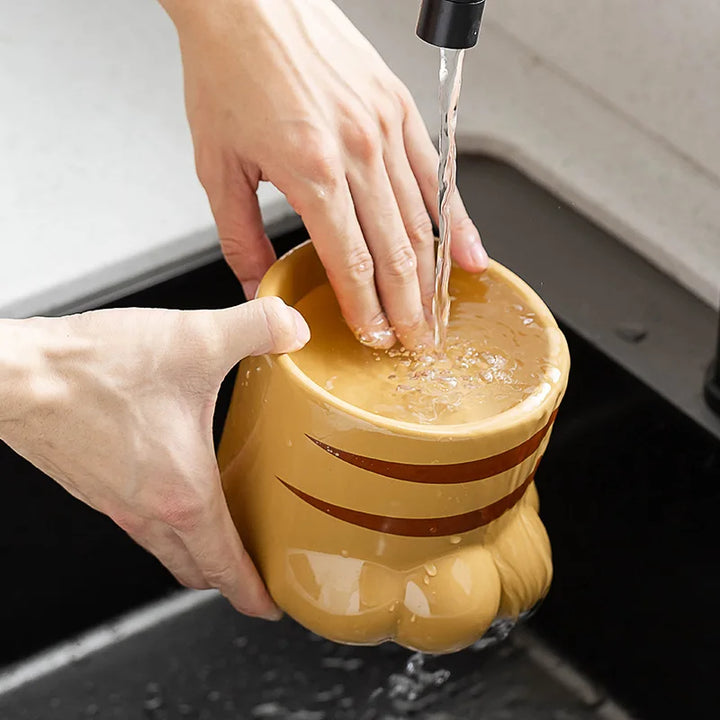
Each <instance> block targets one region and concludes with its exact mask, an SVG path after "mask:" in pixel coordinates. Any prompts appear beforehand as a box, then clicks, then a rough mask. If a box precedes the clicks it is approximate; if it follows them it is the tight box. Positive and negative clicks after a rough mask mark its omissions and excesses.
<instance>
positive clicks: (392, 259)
mask: <svg viewBox="0 0 720 720" xmlns="http://www.w3.org/2000/svg"><path fill="white" fill-rule="evenodd" d="M383 269H384V272H385V274H386V275H387V276H388V277H390V278H391V279H393V280H398V281H402V282H407V281H408V280H410V279H411V278H415V277H416V272H417V257H416V255H415V252H414V250H413V249H412V247H411V245H410V244H409V243H408V244H403V245H399V246H397V247H395V248H393V250H392V252H391V253H390V254H389V255H388V257H387V260H386V261H385V263H384V264H383Z"/></svg>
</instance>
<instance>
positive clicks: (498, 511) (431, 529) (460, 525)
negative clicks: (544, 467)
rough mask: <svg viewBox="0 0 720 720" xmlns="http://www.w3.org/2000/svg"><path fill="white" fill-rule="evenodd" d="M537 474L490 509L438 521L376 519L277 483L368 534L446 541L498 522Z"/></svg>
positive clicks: (401, 518) (437, 518) (285, 484)
mask: <svg viewBox="0 0 720 720" xmlns="http://www.w3.org/2000/svg"><path fill="white" fill-rule="evenodd" d="M536 470H537V465H535V470H533V471H532V472H531V473H530V475H528V477H527V478H526V479H525V481H524V482H523V483H522V485H520V486H519V487H517V488H515V490H513V491H512V492H511V493H510V494H509V495H506V496H505V497H502V498H500V499H499V500H496V501H495V502H493V503H491V504H490V505H486V506H485V507H482V508H478V509H477V510H471V511H470V512H466V513H462V514H460V515H449V516H442V517H435V518H403V517H386V516H385V515H374V514H373V513H368V512H363V511H362V510H353V509H352V508H346V507H342V506H340V505H334V504H333V503H329V502H327V501H326V500H321V499H319V498H316V497H313V496H312V495H309V494H308V493H306V492H303V491H302V490H300V489H299V488H296V487H293V486H292V485H290V484H289V483H286V482H285V481H284V480H283V479H282V478H277V479H278V480H279V481H280V482H281V483H282V484H283V485H284V486H285V487H286V488H287V489H288V490H290V491H291V492H293V493H294V494H295V495H297V497H299V498H300V499H301V500H303V501H304V502H306V503H308V504H309V505H312V507H314V508H316V509H317V510H321V511H322V512H324V513H326V514H327V515H330V516H331V517H334V518H335V519H337V520H342V521H343V522H347V523H350V524H351V525H356V526H358V527H361V528H365V529H366V530H375V531H377V532H382V533H387V534H389V535H403V536H405V537H444V536H447V535H460V534H462V533H466V532H469V531H471V530H476V529H477V528H479V527H482V526H483V525H487V524H489V523H491V522H493V520H497V519H498V518H499V517H500V516H501V515H503V514H504V513H506V512H507V511H508V510H510V508H512V507H513V506H514V505H516V504H517V503H518V502H519V501H520V498H522V496H523V495H524V494H525V491H526V490H527V489H528V486H529V485H530V483H531V482H532V481H533V480H534V478H535V471H536Z"/></svg>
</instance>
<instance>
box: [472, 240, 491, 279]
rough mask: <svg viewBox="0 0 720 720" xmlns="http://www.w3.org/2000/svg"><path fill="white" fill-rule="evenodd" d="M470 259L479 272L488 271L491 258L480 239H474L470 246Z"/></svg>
mask: <svg viewBox="0 0 720 720" xmlns="http://www.w3.org/2000/svg"><path fill="white" fill-rule="evenodd" d="M470 257H471V258H472V261H473V265H474V266H475V267H476V268H477V270H478V271H480V270H486V269H487V266H488V263H489V258H488V254H487V252H485V248H484V247H483V244H482V242H481V240H480V238H479V237H477V238H476V239H474V240H473V241H472V243H471V245H470Z"/></svg>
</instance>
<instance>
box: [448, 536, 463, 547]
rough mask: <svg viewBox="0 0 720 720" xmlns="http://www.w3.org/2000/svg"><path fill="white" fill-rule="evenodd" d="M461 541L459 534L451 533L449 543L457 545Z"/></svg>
mask: <svg viewBox="0 0 720 720" xmlns="http://www.w3.org/2000/svg"><path fill="white" fill-rule="evenodd" d="M461 542H462V538H461V537H460V535H452V536H451V537H450V544H451V545H459V544H460V543H461Z"/></svg>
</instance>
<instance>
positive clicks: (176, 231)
mask: <svg viewBox="0 0 720 720" xmlns="http://www.w3.org/2000/svg"><path fill="white" fill-rule="evenodd" d="M648 3H650V0H638V2H636V3H632V4H629V3H622V2H620V0H605V2H602V3H601V2H600V1H599V0H588V2H587V3H584V4H582V6H583V7H582V8H581V7H575V6H573V5H572V3H571V2H570V0H549V2H546V3H545V4H544V7H545V8H546V9H548V10H554V11H555V14H554V15H553V14H552V13H551V12H547V13H546V14H544V15H540V14H538V13H536V12H535V11H534V10H527V8H526V6H527V3H526V2H525V0H502V1H498V0H495V1H494V2H491V3H489V8H488V10H487V11H486V18H485V20H484V23H483V31H482V34H481V38H480V43H479V45H478V47H477V48H476V49H474V50H473V51H471V52H470V53H469V54H468V58H467V61H466V70H465V82H464V88H463V94H462V97H461V105H460V123H459V137H460V150H461V152H462V151H463V150H465V151H475V150H477V151H483V152H489V153H491V154H493V155H496V156H500V157H503V158H505V159H507V160H509V161H510V162H511V163H513V164H515V165H517V166H518V167H520V168H521V169H522V170H524V171H525V172H527V173H528V174H530V175H531V176H533V177H535V178H536V179H538V180H540V181H541V182H542V184H544V185H546V186H548V187H549V188H551V189H553V190H555V191H556V192H557V193H558V194H560V195H562V196H563V197H564V198H566V199H568V200H570V201H571V202H573V203H575V204H577V206H578V207H579V208H580V209H581V210H582V211H583V212H585V213H586V214H588V215H590V216H591V217H592V218H593V219H595V220H596V221H597V222H598V223H599V224H602V225H604V226H605V227H607V228H609V229H610V230H611V231H613V232H614V233H615V234H617V235H618V236H619V237H622V238H623V239H624V240H625V241H626V242H628V243H629V244H631V245H632V246H634V247H635V248H636V249H637V250H638V251H640V252H642V253H643V254H645V255H646V256H647V257H649V258H650V259H652V260H653V262H655V263H656V264H658V265H659V266H660V267H662V268H663V269H665V270H666V271H667V272H669V273H671V274H673V275H674V276H675V277H677V278H678V279H679V280H680V281H681V282H683V283H685V284H686V285H687V286H688V287H690V288H691V289H693V290H694V292H696V293H697V294H698V295H699V296H701V297H702V298H704V299H705V300H706V301H708V302H710V303H715V304H716V303H717V301H718V288H719V283H720V133H718V132H717V127H718V122H717V117H718V113H717V112H714V111H720V97H718V95H719V94H720V90H719V89H720V46H718V43H717V42H716V41H715V40H713V38H715V39H716V38H717V37H718V34H717V33H718V32H720V12H718V10H717V9H716V7H715V6H714V5H713V6H712V7H711V5H712V4H711V3H705V5H706V6H707V13H706V14H705V15H702V14H701V12H702V6H703V1H702V0H688V2H686V3H683V4H677V3H672V6H673V7H682V8H684V11H683V18H684V22H685V25H681V26H680V27H679V28H678V27H674V28H673V30H674V34H673V35H672V38H671V39H670V40H668V39H667V38H664V37H661V36H660V37H657V38H656V40H655V41H654V40H653V38H654V37H655V36H654V35H652V34H651V35H650V36H648V35H642V36H641V37H640V38H639V39H638V37H637V36H633V35H632V33H631V32H629V31H628V30H627V28H626V27H625V25H622V21H623V19H625V21H626V22H630V21H631V19H630V17H629V16H628V17H626V18H624V16H623V15H622V13H623V12H625V14H626V15H628V12H629V11H628V10H627V9H626V6H629V5H633V7H634V8H635V11H632V12H630V15H631V16H632V18H634V20H633V21H634V22H637V23H644V22H645V20H646V19H647V18H645V19H643V17H642V16H641V15H639V14H638V13H637V12H636V10H637V6H639V5H647V4H648ZM338 4H339V5H340V6H341V7H343V8H344V9H345V10H346V12H348V14H349V15H350V17H351V18H352V19H353V20H354V21H355V22H356V23H357V25H358V26H359V27H360V28H361V29H362V30H363V31H364V32H365V33H366V34H367V35H368V36H369V37H370V39H371V40H372V41H373V42H374V43H375V44H376V46H377V47H378V49H379V50H380V51H381V53H382V54H383V55H384V56H385V58H386V60H387V61H388V63H389V64H390V66H391V67H392V68H393V69H394V70H395V71H396V72H397V73H398V74H399V75H400V77H402V78H403V80H404V81H405V82H406V83H407V84H408V85H409V87H410V89H411V90H412V91H413V94H414V95H415V97H416V99H417V102H418V105H419V106H420V108H421V110H422V112H423V115H424V116H425V118H426V120H427V121H428V124H429V126H430V127H431V130H432V131H435V130H436V128H437V105H436V102H437V101H436V97H437V85H436V80H435V78H436V74H437V59H438V58H437V53H436V51H435V50H434V49H432V48H429V47H427V46H424V45H423V44H422V43H420V41H418V40H417V39H416V38H415V35H414V25H415V20H416V16H417V8H418V0H394V2H392V3H386V2H381V1H380V0H340V1H339V2H338ZM652 4H653V5H654V6H656V7H657V6H662V8H666V5H667V7H668V8H669V7H670V5H671V3H665V2H664V1H662V2H661V1H660V0H655V2H654V3H652ZM601 5H602V7H603V8H604V13H607V14H608V15H611V16H614V18H615V22H616V23H618V24H619V25H621V26H622V27H623V28H625V33H624V34H623V33H620V32H619V31H618V27H616V26H615V25H613V24H612V23H611V22H609V21H602V18H603V17H604V13H602V12H601V11H600V6H601ZM613 5H615V6H617V7H616V8H615V9H616V10H617V12H616V13H612V12H608V6H613ZM526 10H527V12H525V11H526ZM669 12H671V11H670V10H668V11H667V12H666V13H665V15H663V14H662V13H660V15H661V18H660V20H658V14H655V15H654V16H653V18H654V22H661V21H663V22H667V23H675V18H674V17H672V16H670V15H668V14H667V13H669ZM618 13H619V19H618ZM688 17H689V18H690V19H688ZM693 18H694V22H695V24H694V25H693V22H692V20H693ZM688 23H689V27H688ZM712 23H715V25H714V26H713V27H714V28H715V31H716V32H715V34H714V35H713V34H712V32H710V31H709V30H708V26H709V25H712ZM578 28H579V29H580V30H582V31H583V32H584V33H585V35H583V32H579V31H578ZM593 28H594V34H593V33H592V32H590V31H591V30H593ZM696 28H701V29H702V32H696ZM666 31H668V32H669V30H668V28H666ZM658 32H659V30H658ZM603 33H604V34H605V35H606V36H607V37H609V38H612V39H613V42H615V43H616V44H617V48H618V49H617V50H616V51H615V52H613V53H610V52H608V45H607V44H602V43H601V42H599V45H598V48H597V49H598V51H600V50H602V52H598V53H593V52H590V51H589V50H588V43H590V42H591V40H593V39H594V40H595V41H596V42H598V38H600V40H602V38H603V37H604V36H603ZM558 34H560V35H562V37H561V38H558V37H557V35H558ZM623 43H624V44H623ZM629 45H632V46H633V47H635V48H636V50H637V58H636V60H637V61H635V59H634V58H633V56H632V54H630V55H628V52H629V51H627V47H628V46H629ZM685 45H688V46H690V45H691V46H692V48H693V52H692V53H691V54H690V56H688V55H687V53H685V52H684V51H683V48H684V47H685ZM573 48H574V49H575V50H574V54H573ZM623 48H625V50H623ZM653 53H655V54H656V55H657V56H658V58H660V57H665V58H666V60H665V64H664V65H661V66H657V65H653V63H654V60H653ZM671 53H678V54H679V55H678V57H679V58H680V59H679V60H678V62H676V63H674V62H671V61H670V60H668V59H667V56H668V55H670V54H671ZM613 63H615V64H613ZM653 67H657V68H658V75H657V76H656V75H655V74H653V73H652V72H650V71H651V69H652V68H653ZM658 77H660V78H665V81H663V82H661V83H655V84H653V83H654V81H655V80H657V78H658ZM643 78H644V79H643ZM181 80H182V78H181V69H180V61H179V53H178V50H177V45H176V39H175V36H174V29H173V27H172V25H171V24H170V22H169V21H168V20H167V18H166V17H165V16H164V14H163V12H162V10H161V9H160V8H159V7H158V6H157V5H156V4H155V3H154V2H152V0H125V2H116V3H99V2H96V1H93V0H62V2H59V1H56V2H48V0H24V1H23V2H22V3H18V2H14V1H13V0H0V315H5V316H23V315H28V314H33V313H41V312H47V311H48V309H50V308H53V307H58V306H63V305H69V304H72V303H73V302H76V301H78V300H79V299H81V298H84V297H88V296H90V295H96V294H102V293H103V292H104V291H105V290H107V288H109V287H116V286H122V285H125V284H127V285H131V284H132V283H133V282H135V281H136V280H137V278H139V277H149V276H154V275H157V274H161V273H162V272H163V270H164V269H167V268H168V267H169V266H173V265H176V264H177V263H182V262H184V261H186V260H188V259H190V258H193V257H197V256H199V255H202V254H203V253H205V254H206V255H209V254H210V253H213V252H216V244H215V242H216V241H215V235H214V230H213V227H212V218H211V215H210V212H209V209H208V206H207V202H206V199H205V196H204V193H203V191H202V189H201V187H200V185H199V183H198V182H197V180H196V178H195V174H194V169H193V154H192V146H191V143H190V137H189V132H188V130H187V126H186V121H185V116H184V110H183V102H182V84H181ZM713 82H714V85H713ZM713 87H714V90H713ZM674 89H675V90H677V91H678V92H677V93H675V92H674ZM681 89H682V90H683V92H682V93H680V92H679V91H680V90H681ZM663 93H665V95H663ZM673 99H674V101H675V102H676V104H677V106H676V107H675V108H673V107H672V103H673ZM261 192H262V206H263V211H264V215H265V218H266V220H267V221H275V220H277V219H279V218H282V217H284V216H286V215H288V214H290V213H291V211H290V210H289V208H288V206H287V205H286V204H285V202H284V200H283V198H282V197H281V196H279V194H278V193H277V192H275V191H274V189H273V188H271V187H269V186H263V187H262V188H261ZM480 229H481V231H482V223H481V222H480ZM558 261H559V262H561V261H562V259H561V258H560V259H558Z"/></svg>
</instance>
